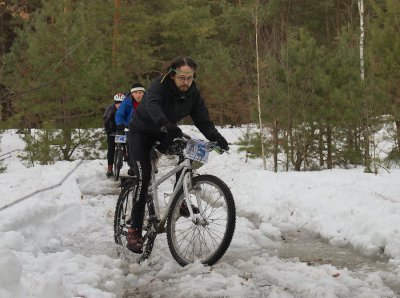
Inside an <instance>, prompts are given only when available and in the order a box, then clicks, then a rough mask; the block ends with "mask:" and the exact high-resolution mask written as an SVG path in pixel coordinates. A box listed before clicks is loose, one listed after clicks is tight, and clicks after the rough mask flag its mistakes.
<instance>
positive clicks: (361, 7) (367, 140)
mask: <svg viewBox="0 0 400 298" xmlns="http://www.w3.org/2000/svg"><path fill="white" fill-rule="evenodd" d="M358 12H359V15H360V78H361V82H362V85H363V90H365V89H364V87H365V86H364V82H365V69H364V0H358ZM363 96H365V94H364V92H363ZM364 117H365V123H364V147H365V151H364V159H365V169H364V171H365V172H366V173H371V159H370V156H369V155H370V153H369V145H370V132H369V112H368V101H367V100H365V102H364Z"/></svg>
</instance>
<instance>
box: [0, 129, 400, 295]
mask: <svg viewBox="0 0 400 298" xmlns="http://www.w3.org/2000/svg"><path fill="white" fill-rule="evenodd" d="M184 131H185V132H187V133H188V134H190V135H192V136H194V137H200V134H199V133H198V132H197V131H196V130H195V129H194V128H193V127H191V126H185V127H184ZM221 133H222V134H223V135H224V136H225V137H226V138H227V139H228V141H229V142H230V143H235V142H237V141H238V138H239V137H240V136H241V135H242V133H243V131H242V130H241V129H239V128H224V129H221ZM1 136H2V138H1V140H0V141H1V152H0V155H3V154H5V153H7V152H10V151H12V150H17V149H23V147H24V143H23V141H22V140H21V138H20V136H19V135H18V134H16V133H15V131H14V130H9V131H6V132H4V133H3V134H2V135H1ZM231 148H232V149H231V152H230V154H223V155H216V154H215V153H211V155H210V160H209V162H208V163H207V164H206V165H204V166H203V167H201V168H200V169H199V170H198V171H199V172H200V173H209V174H213V175H216V176H218V177H220V178H221V179H222V180H224V181H225V182H226V183H227V184H228V186H229V187H230V188H231V191H232V193H233V195H234V198H235V203H236V208H237V223H236V230H235V234H234V237H233V240H232V243H231V245H230V247H229V249H228V251H227V252H226V254H225V255H224V257H223V258H222V259H221V260H220V261H219V262H218V263H217V264H215V265H214V266H212V267H205V266H203V265H201V264H200V263H194V264H190V265H188V266H186V267H181V266H179V265H178V264H177V263H176V262H175V260H174V259H173V257H172V256H171V254H170V252H169V249H168V245H167V241H166V237H165V235H164V234H161V235H159V237H158V238H157V239H156V243H155V248H154V250H153V253H152V255H151V257H150V259H149V260H147V261H145V262H143V263H141V264H137V263H136V261H135V260H136V255H134V254H132V253H130V252H129V251H127V250H126V249H124V248H121V247H120V246H118V245H116V244H115V243H114V240H113V216H114V208H115V204H116V200H117V197H118V193H119V187H118V183H117V182H115V181H113V180H110V179H107V178H106V176H105V168H106V160H105V159H99V160H90V161H83V163H82V164H80V165H78V164H79V160H77V161H73V162H57V163H55V164H53V165H46V166H40V165H35V166H34V167H31V168H26V167H25V166H24V165H23V164H22V163H21V161H20V159H19V158H18V154H19V152H18V151H14V152H12V153H10V154H9V155H8V156H10V158H7V159H5V160H4V161H3V165H4V166H6V167H7V169H6V171H5V172H4V173H2V174H0V177H1V179H0V208H1V207H3V206H6V205H8V204H11V203H13V202H15V201H17V200H18V199H20V198H23V197H26V196H28V198H27V199H24V200H23V201H21V202H19V203H16V204H14V205H11V206H10V207H8V208H6V209H4V210H1V211H0V297H41V298H48V297H96V298H97V297H397V296H396V295H397V294H398V293H395V292H394V291H393V289H391V288H390V287H389V286H388V285H387V283H385V275H384V273H383V272H381V271H376V270H374V271H362V272H361V271H357V270H354V268H347V267H335V266H333V265H331V264H314V265H313V266H310V265H309V264H307V263H306V262H301V261H300V259H299V258H297V257H296V256H294V257H293V258H282V257H279V254H278V253H277V252H278V251H279V247H280V246H281V245H282V236H283V235H285V234H287V233H290V232H292V231H299V230H300V231H304V232H307V233H309V234H311V235H313V237H315V238H317V239H322V240H323V241H325V242H326V243H328V244H330V245H332V246H334V247H344V248H348V249H351V250H354V251H355V252H356V253H358V254H360V255H363V256H372V257H374V256H375V257H376V256H381V255H382V254H383V255H384V256H385V257H386V258H387V259H388V264H387V265H388V266H389V267H390V268H391V276H390V278H391V280H392V284H400V216H399V214H400V196H399V194H400V183H399V182H398V181H399V179H400V169H390V170H389V171H381V172H380V173H379V174H377V175H373V174H365V173H363V169H362V168H355V169H348V170H344V169H334V170H323V171H317V172H279V173H274V172H272V171H270V170H267V171H265V170H263V168H262V161H261V160H259V159H255V160H248V161H247V162H246V158H245V156H244V153H242V152H238V151H237V149H238V146H236V145H232V146H231ZM103 157H105V155H104V152H103ZM170 164H171V163H170V162H169V160H168V159H166V158H164V157H163V158H162V159H161V161H160V167H161V168H162V167H165V168H167V167H168V166H170ZM76 166H78V167H77V169H76V170H75V171H73V173H72V175H70V176H69V177H68V178H67V179H66V180H65V181H64V182H63V183H62V184H61V185H59V186H57V187H54V188H51V189H49V190H47V191H45V192H37V193H35V192H36V191H37V190H40V189H45V188H50V187H51V186H54V185H57V184H58V183H59V182H60V181H62V179H63V178H64V177H65V176H66V175H67V174H68V173H69V172H70V171H72V170H73V169H74V167H76ZM124 170H125V169H124ZM167 184H168V185H166V186H165V188H166V189H169V188H172V181H168V182H167ZM32 193H34V194H33V195H32V196H29V195H30V194H32Z"/></svg>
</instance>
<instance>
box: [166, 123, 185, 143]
mask: <svg viewBox="0 0 400 298" xmlns="http://www.w3.org/2000/svg"><path fill="white" fill-rule="evenodd" d="M161 131H162V132H166V133H167V135H168V137H169V138H171V139H175V138H181V137H182V130H181V129H180V128H179V127H178V126H177V125H176V124H173V123H171V122H167V123H165V124H164V125H163V126H161Z"/></svg>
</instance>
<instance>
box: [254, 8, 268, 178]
mask: <svg viewBox="0 0 400 298" xmlns="http://www.w3.org/2000/svg"><path fill="white" fill-rule="evenodd" d="M259 2H260V1H259V0H256V11H255V35H256V36H255V38H256V66H257V107H258V121H259V126H260V142H261V156H262V159H263V164H264V170H266V169H267V163H266V159H265V153H264V136H263V133H264V132H263V125H262V120H261V119H262V118H261V115H262V114H261V98H260V60H259V53H258V31H259V25H258V19H259V4H260V3H259Z"/></svg>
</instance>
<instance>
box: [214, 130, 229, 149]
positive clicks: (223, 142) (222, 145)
mask: <svg viewBox="0 0 400 298" xmlns="http://www.w3.org/2000/svg"><path fill="white" fill-rule="evenodd" d="M215 141H216V142H217V144H218V146H219V147H220V148H221V149H223V150H225V151H229V146H228V142H227V140H226V139H225V138H224V137H223V136H222V135H221V134H217V135H216V136H215Z"/></svg>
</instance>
